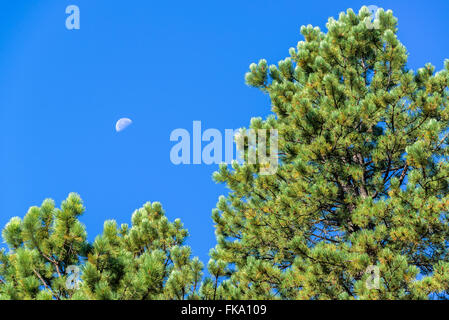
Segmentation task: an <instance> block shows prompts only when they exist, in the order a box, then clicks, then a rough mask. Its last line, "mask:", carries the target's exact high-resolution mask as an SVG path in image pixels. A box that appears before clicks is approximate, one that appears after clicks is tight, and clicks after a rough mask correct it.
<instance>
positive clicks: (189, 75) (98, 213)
mask: <svg viewBox="0 0 449 320" xmlns="http://www.w3.org/2000/svg"><path fill="white" fill-rule="evenodd" d="M71 4H74V5H77V6H79V8H80V11H81V29H80V30H72V31H69V30H67V29H66V28H65V20H66V17H67V15H66V14H65V8H66V7H67V6H68V5H71ZM362 5H377V6H379V7H383V8H389V9H392V10H393V12H394V13H395V15H396V16H397V17H398V18H399V38H400V40H401V41H402V42H403V43H404V45H405V46H406V47H407V49H408V51H409V53H410V57H409V67H410V68H413V69H417V68H419V67H421V66H423V65H424V64H425V63H427V62H431V63H433V64H434V65H435V66H436V67H437V70H438V69H441V68H442V67H443V61H444V59H445V58H449V42H448V41H447V39H448V34H449V20H448V19H447V15H448V13H449V2H448V1H443V0H441V1H426V2H422V1H405V0H403V1H402V0H394V1H369V2H366V1H299V0H296V1H284V0H277V1H253V0H246V1H242V0H240V1H211V0H209V1H189V2H187V1H157V2H156V1H149V0H134V1H119V0H117V1H106V0H95V1H92V0H70V1H65V0H39V1H31V0H15V1H7V0H0V119H1V124H2V125H1V126H0V166H1V174H0V226H4V225H5V224H6V222H7V221H8V220H9V219H10V217H12V216H21V217H22V216H24V215H25V213H26V212H27V209H28V208H29V207H30V206H33V205H40V203H41V202H42V201H43V200H44V199H45V198H48V197H51V198H53V199H55V200H56V202H57V204H58V205H59V204H60V202H61V201H62V200H63V199H65V197H66V196H67V194H68V193H69V192H72V191H75V192H78V193H79V194H80V195H81V197H82V198H83V200H84V202H85V206H86V208H87V210H86V213H85V215H84V216H83V217H82V219H81V220H82V222H83V223H84V224H86V226H87V231H88V234H89V239H90V240H93V239H94V237H95V235H97V234H99V233H101V230H102V228H103V222H104V221H105V220H107V219H116V220H117V221H118V222H119V223H124V222H126V223H129V221H130V217H131V214H132V212H133V211H134V210H135V209H137V208H139V207H141V206H142V205H143V204H144V203H145V202H147V201H160V202H161V203H162V204H163V206H164V208H165V210H166V213H167V216H168V217H169V219H170V220H173V219H175V218H178V217H179V218H181V219H182V221H183V222H184V224H185V226H186V227H187V228H188V229H189V232H190V234H191V236H190V238H189V239H188V244H189V245H191V247H192V249H193V254H194V255H197V256H199V257H200V258H201V259H202V260H203V261H204V262H205V263H207V261H208V251H209V249H210V248H212V247H213V246H214V245H215V236H214V229H213V225H212V219H211V210H212V209H213V208H214V206H215V204H216V202H217V199H218V196H219V195H221V194H225V193H226V192H227V191H226V188H225V187H224V186H222V185H216V184H215V183H214V182H213V181H212V179H211V175H212V173H213V172H214V171H215V170H216V169H217V166H216V165H204V164H203V165H184V166H183V165H181V166H175V165H174V164H172V163H171V162H170V149H171V147H172V146H173V145H174V144H175V143H174V142H171V141H170V139H169V137H170V133H171V131H172V130H174V129H176V128H185V129H187V130H188V131H190V132H192V122H193V121H194V120H199V121H201V122H202V126H203V131H204V129H207V128H216V129H219V130H220V131H222V132H223V134H224V130H225V129H236V128H239V127H242V126H248V124H249V121H250V118H251V117H255V116H262V117H266V116H267V115H269V114H270V101H269V99H268V97H267V96H265V95H263V94H262V93H261V92H259V91H258V90H256V89H252V88H248V87H246V86H245V84H244V80H243V76H244V73H245V72H246V71H247V69H248V66H249V64H250V63H251V62H255V61H258V60H259V59H260V58H265V59H267V60H268V62H269V63H270V64H271V63H277V61H279V60H281V59H283V58H285V57H286V56H287V55H288V49H289V48H290V47H294V46H296V43H297V42H298V41H299V40H302V38H301V36H300V34H299V28H300V26H301V25H307V24H312V25H316V26H320V27H321V28H322V29H323V30H324V29H325V28H324V25H325V23H326V21H327V19H328V17H330V16H334V17H337V16H338V13H339V12H340V11H343V10H346V9H347V8H349V7H351V8H353V9H354V10H356V11H358V9H359V8H360V7H361V6H362ZM122 117H129V118H131V119H132V120H133V124H132V125H131V126H130V127H129V128H127V129H126V130H124V131H122V132H120V133H117V132H115V127H114V126H115V122H116V121H117V120H118V119H119V118H122Z"/></svg>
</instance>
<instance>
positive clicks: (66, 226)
mask: <svg viewBox="0 0 449 320" xmlns="http://www.w3.org/2000/svg"><path fill="white" fill-rule="evenodd" d="M83 212H84V207H83V203H82V200H81V198H80V197H79V195H77V194H75V193H72V194H70V195H69V196H68V198H67V199H66V200H65V201H64V202H63V203H62V205H61V209H56V208H55V203H54V202H53V201H52V200H49V199H47V200H45V201H44V202H43V203H42V205H41V207H40V208H39V207H32V208H30V209H29V211H28V213H27V214H26V216H25V217H24V219H23V220H21V219H20V218H18V217H15V218H12V219H11V220H10V222H9V223H8V224H7V225H6V227H5V228H4V230H3V232H2V236H3V238H4V240H5V242H6V243H7V245H8V249H9V250H8V251H6V250H2V251H1V253H0V299H2V300H3V299H17V300H19V299H20V300H22V299H57V300H65V299H134V300H135V299H186V298H189V299H195V298H198V297H199V296H198V293H197V291H198V289H199V286H200V280H201V277H202V269H203V266H202V263H201V262H200V261H199V260H198V258H193V259H191V258H190V248H189V247H187V246H184V245H183V244H184V241H185V238H186V237H187V235H188V233H187V230H186V229H184V228H183V225H182V223H181V222H180V221H179V219H177V220H175V221H174V222H173V223H171V222H169V221H168V219H167V217H166V216H165V213H164V210H163V209H162V206H161V204H160V203H158V202H154V203H152V204H151V203H147V204H145V205H144V207H143V208H141V209H139V210H136V211H135V212H134V214H133V216H132V226H131V227H129V226H128V225H126V224H123V225H122V226H121V227H120V228H118V227H117V223H116V222H115V221H112V220H111V221H106V222H105V224H104V231H103V234H102V235H101V236H98V237H97V238H96V239H95V241H94V243H93V244H90V243H88V242H87V240H86V231H85V227H84V226H83V225H82V224H81V223H80V221H79V220H78V218H79V217H80V216H81V215H82V214H83ZM76 268H78V269H79V274H76V275H75V274H72V273H71V270H72V271H73V270H74V269H75V270H76ZM72 276H76V277H78V276H80V279H78V278H72V279H71V277H72ZM78 280H80V281H78Z"/></svg>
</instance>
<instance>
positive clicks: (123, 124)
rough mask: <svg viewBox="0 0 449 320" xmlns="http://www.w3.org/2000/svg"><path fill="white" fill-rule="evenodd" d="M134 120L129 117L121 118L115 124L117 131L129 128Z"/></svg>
mask: <svg viewBox="0 0 449 320" xmlns="http://www.w3.org/2000/svg"><path fill="white" fill-rule="evenodd" d="M131 123H133V121H132V120H131V119H129V118H121V119H120V120H119V121H117V123H116V124H115V131H117V132H120V131H123V130H125V129H126V128H128V127H129V126H130V125H131Z"/></svg>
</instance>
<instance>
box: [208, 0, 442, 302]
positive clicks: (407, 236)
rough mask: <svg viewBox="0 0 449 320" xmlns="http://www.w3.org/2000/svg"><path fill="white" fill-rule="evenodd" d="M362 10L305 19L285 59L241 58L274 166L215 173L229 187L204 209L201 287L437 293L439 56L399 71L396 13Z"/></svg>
mask: <svg viewBox="0 0 449 320" xmlns="http://www.w3.org/2000/svg"><path fill="white" fill-rule="evenodd" d="M369 19H370V13H369V11H368V10H367V8H365V7H364V8H362V9H361V10H360V12H359V13H358V14H356V13H354V12H353V11H352V10H351V9H349V10H348V11H347V12H346V13H341V14H340V16H339V19H338V20H334V19H333V18H330V19H329V22H328V23H327V25H326V26H327V29H328V31H327V33H324V32H322V31H321V30H320V29H319V28H317V27H315V28H313V27H312V26H307V27H302V28H301V33H302V35H303V36H304V38H305V41H300V42H299V43H298V46H297V48H296V49H294V48H291V49H290V51H289V53H290V57H289V58H287V59H285V60H283V61H280V62H279V64H278V65H277V66H275V65H271V66H269V67H267V62H266V61H265V60H261V61H260V62H259V64H258V65H256V64H252V65H251V66H250V71H249V72H248V73H247V75H246V82H247V83H248V84H249V85H250V86H253V87H256V88H260V89H261V90H262V91H263V92H266V93H268V94H269V96H270V98H271V101H272V110H273V112H274V113H275V115H276V117H275V118H274V117H270V118H268V119H267V120H266V121H260V119H259V120H254V121H252V122H251V125H250V128H252V129H257V128H266V129H271V128H272V129H277V130H278V132H279V157H280V166H279V167H278V170H277V172H276V173H275V174H273V175H271V176H267V175H265V176H263V175H259V174H258V172H259V168H258V166H257V165H252V164H243V165H239V164H237V163H234V164H233V166H232V169H230V168H228V167H227V166H226V165H222V166H221V167H220V169H219V171H218V172H217V173H215V175H214V178H215V180H216V181H217V182H220V183H226V184H227V185H228V187H229V188H230V189H231V192H230V193H229V195H228V196H227V197H221V198H220V200H219V201H218V204H217V209H215V210H214V212H213V220H214V222H215V228H216V235H217V242H218V244H217V247H216V249H215V250H214V254H213V256H212V257H211V258H212V262H211V263H210V264H209V271H210V273H211V274H212V277H211V278H210V279H208V280H206V282H205V284H204V285H203V287H205V288H204V292H205V293H204V294H205V295H206V296H207V297H211V292H215V293H216V294H215V296H216V297H217V293H218V298H224V299H426V298H429V297H438V296H439V297H447V294H448V290H449V273H448V272H447V270H448V268H449V256H448V253H449V252H448V244H449V243H448V239H449V225H448V208H449V196H448V191H449V184H448V178H449V165H448V163H447V157H448V151H449V149H448V145H447V143H448V139H447V137H448V133H449V131H448V129H449V128H448V120H449V108H448V85H449V60H448V61H446V63H445V70H443V71H440V72H438V73H435V70H434V69H435V68H434V67H433V66H432V65H430V64H427V65H426V66H425V67H424V68H421V69H419V70H418V71H417V72H413V71H411V70H408V69H407V66H406V63H407V51H406V49H405V47H404V46H403V45H402V44H401V43H400V42H399V40H398V39H397V37H396V33H397V20H396V18H394V17H393V14H392V12H391V11H386V12H385V11H383V10H380V11H379V12H378V16H377V21H376V22H375V24H374V25H375V26H376V27H377V28H369V27H368V24H367V21H369ZM217 266H219V267H217ZM369 266H377V267H379V270H380V284H379V287H378V288H374V289H373V288H371V289H370V288H368V286H367V280H368V277H369V274H366V273H365V270H366V269H367V268H368V267H369ZM216 270H217V271H216ZM224 270H227V271H224ZM217 276H218V277H219V278H220V280H219V281H215V280H216V279H217V278H216V277H217ZM418 279H420V280H418Z"/></svg>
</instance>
